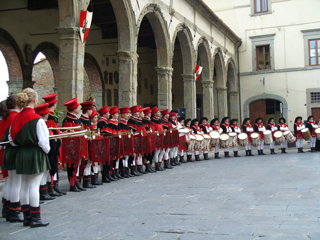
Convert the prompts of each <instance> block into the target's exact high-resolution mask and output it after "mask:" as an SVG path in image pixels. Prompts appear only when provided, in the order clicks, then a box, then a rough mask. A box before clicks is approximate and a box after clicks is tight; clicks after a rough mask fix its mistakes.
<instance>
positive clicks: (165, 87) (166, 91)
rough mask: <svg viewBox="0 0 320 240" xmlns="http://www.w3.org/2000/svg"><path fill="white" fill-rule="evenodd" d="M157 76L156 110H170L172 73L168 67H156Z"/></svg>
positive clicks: (171, 69)
mask: <svg viewBox="0 0 320 240" xmlns="http://www.w3.org/2000/svg"><path fill="white" fill-rule="evenodd" d="M155 69H156V71H157V74H158V108H159V109H160V110H163V109H166V108H169V111H170V110H171V109H172V72H173V68H170V67H156V68H155Z"/></svg>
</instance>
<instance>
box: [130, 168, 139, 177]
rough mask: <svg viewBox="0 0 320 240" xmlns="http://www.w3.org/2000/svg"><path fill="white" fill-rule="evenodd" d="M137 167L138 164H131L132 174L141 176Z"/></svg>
mask: <svg viewBox="0 0 320 240" xmlns="http://www.w3.org/2000/svg"><path fill="white" fill-rule="evenodd" d="M135 169H136V166H131V175H134V176H137V177H138V176H140V174H139V173H138V172H136V171H135Z"/></svg>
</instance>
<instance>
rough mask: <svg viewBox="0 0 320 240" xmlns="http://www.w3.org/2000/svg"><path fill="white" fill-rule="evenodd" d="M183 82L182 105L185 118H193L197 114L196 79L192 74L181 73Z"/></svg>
mask: <svg viewBox="0 0 320 240" xmlns="http://www.w3.org/2000/svg"><path fill="white" fill-rule="evenodd" d="M181 76H182V78H183V82H184V107H185V108H186V118H191V119H194V118H196V116H197V97H196V81H195V80H194V75H193V74H182V75H181Z"/></svg>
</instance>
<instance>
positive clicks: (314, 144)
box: [310, 137, 317, 148]
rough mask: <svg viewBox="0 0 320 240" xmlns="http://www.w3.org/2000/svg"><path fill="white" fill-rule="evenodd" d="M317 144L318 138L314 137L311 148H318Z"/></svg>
mask: <svg viewBox="0 0 320 240" xmlns="http://www.w3.org/2000/svg"><path fill="white" fill-rule="evenodd" d="M316 142H317V138H316V137H312V138H311V140H310V148H315V147H316Z"/></svg>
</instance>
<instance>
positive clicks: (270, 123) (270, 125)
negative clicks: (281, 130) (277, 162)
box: [267, 118, 278, 154]
mask: <svg viewBox="0 0 320 240" xmlns="http://www.w3.org/2000/svg"><path fill="white" fill-rule="evenodd" d="M267 130H270V131H271V134H272V140H273V142H272V143H271V144H270V152H271V154H277V153H275V152H274V143H275V139H274V133H275V132H276V131H278V127H276V125H275V123H274V118H269V120H268V126H267Z"/></svg>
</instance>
